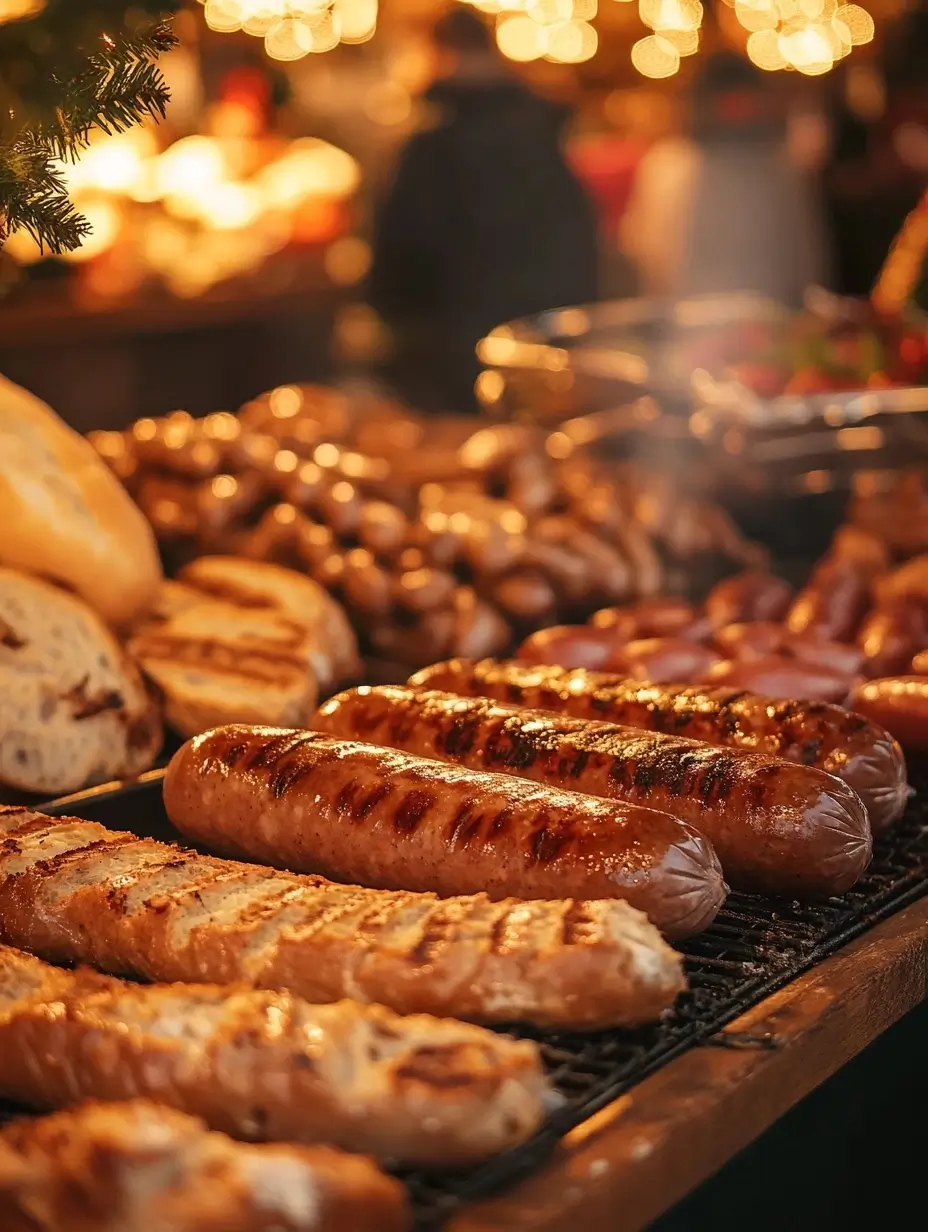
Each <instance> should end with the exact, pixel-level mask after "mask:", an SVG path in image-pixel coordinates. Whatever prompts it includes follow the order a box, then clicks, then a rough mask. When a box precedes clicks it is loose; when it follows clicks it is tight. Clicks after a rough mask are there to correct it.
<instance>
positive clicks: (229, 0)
mask: <svg viewBox="0 0 928 1232" xmlns="http://www.w3.org/2000/svg"><path fill="white" fill-rule="evenodd" d="M203 15H204V17H205V18H206V24H207V25H208V26H209V28H210V29H211V30H216V31H217V32H218V33H220V34H231V33H232V32H233V31H235V30H241V28H242V20H243V13H242V6H241V5H240V4H239V3H238V2H237V0H207V3H206V7H205V8H204V10H203Z"/></svg>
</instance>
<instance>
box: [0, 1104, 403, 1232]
mask: <svg viewBox="0 0 928 1232" xmlns="http://www.w3.org/2000/svg"><path fill="white" fill-rule="evenodd" d="M0 1226H2V1227H3V1229H4V1232H208V1230H211V1232H270V1230H271V1229H273V1230H274V1232H347V1230H348V1229H350V1232H405V1230H406V1229H407V1228H409V1227H410V1220H409V1215H408V1212H407V1209H406V1199H405V1195H404V1193H403V1188H402V1186H401V1185H400V1183H399V1182H398V1181H395V1180H393V1179H392V1178H391V1177H387V1176H385V1175H384V1174H383V1173H382V1172H380V1171H379V1169H378V1168H376V1167H375V1166H374V1164H372V1163H371V1162H370V1160H367V1159H364V1158H363V1157H361V1156H353V1155H345V1154H344V1153H343V1152H341V1151H334V1150H332V1149H331V1148H330V1147H323V1146H317V1147H305V1146H284V1145H276V1144H275V1145H262V1146H256V1145H254V1144H253V1143H244V1142H233V1141H232V1139H231V1138H227V1137H226V1136H225V1135H224V1134H217V1133H210V1132H209V1130H207V1128H206V1126H205V1125H204V1124H203V1122H202V1121H199V1120H197V1118H196V1117H192V1116H187V1115H185V1114H184V1113H182V1112H176V1111H175V1110H174V1109H172V1108H163V1107H161V1106H160V1105H158V1104H155V1103H150V1102H149V1101H148V1100H144V1099H137V1100H133V1101H132V1102H131V1103H125V1104H106V1103H88V1104H83V1105H82V1106H81V1107H79V1108H74V1109H71V1110H69V1111H67V1112H58V1113H55V1114H54V1115H53V1116H46V1117H40V1118H39V1119H37V1120H22V1121H17V1122H14V1123H13V1124H12V1125H10V1126H8V1127H7V1128H5V1129H4V1130H2V1131H0Z"/></svg>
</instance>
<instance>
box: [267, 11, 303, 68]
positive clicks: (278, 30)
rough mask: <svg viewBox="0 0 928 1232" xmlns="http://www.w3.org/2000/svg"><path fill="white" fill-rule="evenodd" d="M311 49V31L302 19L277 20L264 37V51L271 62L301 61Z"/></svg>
mask: <svg viewBox="0 0 928 1232" xmlns="http://www.w3.org/2000/svg"><path fill="white" fill-rule="evenodd" d="M312 49H313V31H312V29H311V28H310V26H309V25H308V24H307V22H305V21H303V19H302V18H297V17H282V18H279V19H278V20H277V21H276V22H275V23H274V24H273V25H272V26H271V28H270V29H269V30H268V32H267V34H266V35H265V36H264V50H265V51H266V52H267V54H268V55H269V56H270V57H271V59H272V60H283V61H285V62H286V61H290V60H302V58H303V57H304V56H308V55H309V53H310V52H311V51H312Z"/></svg>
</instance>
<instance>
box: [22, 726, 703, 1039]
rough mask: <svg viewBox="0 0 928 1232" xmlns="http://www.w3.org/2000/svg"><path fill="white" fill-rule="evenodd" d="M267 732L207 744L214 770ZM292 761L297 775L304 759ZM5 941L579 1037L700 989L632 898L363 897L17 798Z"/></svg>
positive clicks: (131, 969) (239, 733)
mask: <svg viewBox="0 0 928 1232" xmlns="http://www.w3.org/2000/svg"><path fill="white" fill-rule="evenodd" d="M254 734H255V733H254V732H253V729H250V728H238V729H236V728H232V729H230V730H227V731H226V732H225V733H224V738H223V736H221V735H220V736H219V737H218V738H217V735H216V733H214V734H213V735H212V736H207V737H206V738H205V739H206V740H207V741H210V740H212V742H213V743H212V747H213V753H214V762H213V765H214V768H216V769H218V766H219V765H225V766H226V767H227V768H228V769H231V768H232V764H234V762H235V758H234V757H232V756H231V754H232V751H233V749H238V750H239V756H241V755H242V751H243V749H244V740H245V739H247V738H248V736H252V735H254ZM274 734H276V736H278V737H280V736H282V735H283V733H281V732H277V733H274ZM301 734H305V733H296V732H288V733H286V738H287V739H288V740H291V741H292V740H293V739H294V738H295V737H296V736H299V735H301ZM265 735H266V736H270V735H271V733H268V731H267V729H265ZM270 743H272V741H271V740H268V741H267V742H266V743H265V751H266V752H270V749H269V747H268V745H269V744H270ZM277 754H278V758H277V762H278V766H279V769H280V772H281V776H282V777H281V778H280V779H279V780H278V781H279V782H280V783H283V782H285V781H286V772H287V771H288V767H289V769H290V770H291V771H292V770H294V769H295V767H294V765H293V763H291V762H288V760H287V757H286V755H285V754H284V753H283V751H282V749H281V746H280V744H278V745H277ZM230 763H232V764H230ZM0 940H3V941H6V942H7V943H8V944H10V945H17V946H19V947H20V948H23V949H28V950H31V951H32V952H33V953H36V954H38V955H40V956H41V957H42V958H46V959H49V960H50V961H52V962H87V963H92V964H93V965H94V966H96V967H100V968H101V969H103V970H104V971H108V972H110V973H112V974H114V975H115V974H119V975H137V976H142V977H144V978H147V979H156V980H185V981H207V982H209V983H217V984H227V983H231V982H232V981H235V980H244V981H246V982H247V983H249V984H252V985H253V986H254V987H256V988H274V989H286V990H289V991H291V992H293V993H294V994H295V995H297V996H301V997H305V998H306V999H307V1000H310V1001H338V1000H341V999H342V998H343V997H350V998H351V999H352V1000H355V1001H366V1002H370V1001H376V1002H379V1003H380V1004H381V1005H386V1006H389V1007H390V1008H391V1009H394V1010H396V1011H398V1012H399V1013H401V1014H415V1013H428V1014H440V1015H445V1016H453V1017H455V1018H469V1019H473V1020H475V1021H478V1022H530V1023H534V1024H536V1025H537V1026H548V1027H557V1028H564V1029H568V1028H577V1029H588V1030H594V1029H597V1028H599V1027H607V1026H631V1025H633V1024H637V1023H642V1022H649V1021H651V1020H652V1019H654V1018H657V1017H659V1015H660V1014H661V1013H662V1011H663V1010H665V1009H667V1008H668V1007H669V1006H670V1005H672V1004H673V1001H674V1000H675V998H676V996H677V994H678V993H679V992H681V991H682V990H683V988H684V987H685V980H684V978H683V971H682V960H681V958H680V955H679V954H677V953H676V952H675V951H674V950H672V949H671V948H670V947H669V946H668V945H666V944H665V943H664V942H663V941H662V940H661V936H660V933H659V932H658V931H657V929H656V928H655V927H654V926H653V925H652V924H650V923H648V921H647V920H646V919H645V917H644V916H643V915H642V914H641V912H640V911H635V910H634V909H633V908H632V907H629V905H628V903H623V902H616V901H615V900H611V901H607V902H603V901H596V902H578V901H577V900H575V899H570V898H566V899H561V900H559V901H557V902H525V901H524V900H522V899H512V898H510V899H504V900H503V901H502V902H496V903H495V902H491V901H490V899H489V898H488V897H487V896H486V895H485V894H475V895H471V896H470V897H466V898H450V899H439V898H437V897H436V896H435V895H434V894H406V893H390V892H388V891H385V890H366V889H361V888H359V887H358V886H342V885H334V884H333V883H332V882H331V881H326V880H325V879H324V878H322V877H310V876H298V875H296V874H293V873H280V872H274V871H273V870H272V869H269V868H264V867H261V866H259V865H255V864H239V863H237V862H235V861H232V860H217V859H214V858H212V857H210V856H203V855H199V854H196V853H194V852H190V851H185V850H184V849H183V848H182V847H175V846H172V845H170V844H167V843H156V842H154V841H153V840H151V839H141V838H137V837H136V836H135V835H134V834H127V833H121V832H119V831H116V830H108V829H106V827H105V826H101V825H97V824H96V823H95V822H92V821H82V820H81V819H80V818H77V817H61V818H57V819H56V818H51V817H44V816H42V815H41V814H39V813H33V812H30V811H29V810H28V809H22V808H4V807H2V806H0Z"/></svg>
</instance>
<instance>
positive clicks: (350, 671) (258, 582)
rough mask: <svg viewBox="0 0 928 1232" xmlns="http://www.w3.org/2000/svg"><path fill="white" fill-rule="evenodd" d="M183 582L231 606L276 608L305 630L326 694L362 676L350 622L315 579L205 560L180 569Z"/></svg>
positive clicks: (230, 559)
mask: <svg viewBox="0 0 928 1232" xmlns="http://www.w3.org/2000/svg"><path fill="white" fill-rule="evenodd" d="M178 577H179V579H180V581H181V582H183V583H184V584H185V585H186V586H191V587H194V588H195V589H197V590H200V591H204V592H206V593H207V594H210V595H212V596H214V597H215V598H217V599H223V600H225V601H227V602H229V603H234V604H238V605H241V606H245V607H256V606H258V607H260V606H267V607H272V608H276V609H277V610H278V611H280V612H281V613H282V614H283V615H285V616H287V617H288V618H289V619H290V620H293V621H296V623H297V624H299V625H302V626H303V628H304V629H305V630H306V632H307V635H308V637H309V641H310V653H311V662H312V665H313V669H314V670H315V673H316V676H317V678H318V680H319V687H320V688H321V689H322V691H323V692H324V693H329V692H331V691H332V690H333V689H335V688H337V687H338V686H339V685H340V684H344V683H345V682H346V681H349V680H353V679H356V678H357V676H358V675H359V672H360V662H359V659H358V644H357V641H356V640H355V636H354V633H353V631H352V628H351V625H350V624H349V623H348V618H347V616H346V615H345V613H344V611H343V610H342V608H341V606H340V605H339V604H338V603H337V602H336V600H335V599H333V598H332V596H331V595H330V594H329V593H328V591H326V590H324V589H323V588H322V587H321V586H320V585H319V584H318V582H314V581H313V579H312V578H309V577H306V576H304V575H303V574H302V573H296V572H295V571H294V570H293V569H284V568H281V566H279V565H270V564H265V563H264V562H263V561H255V560H247V559H246V558H245V557H243V556H201V557H200V558H199V559H198V560H194V561H191V563H190V564H189V565H186V566H185V567H184V568H183V569H181V571H180V573H179V574H178Z"/></svg>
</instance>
